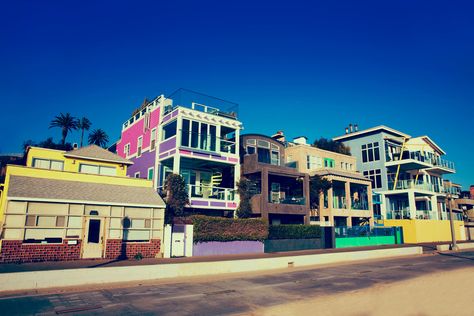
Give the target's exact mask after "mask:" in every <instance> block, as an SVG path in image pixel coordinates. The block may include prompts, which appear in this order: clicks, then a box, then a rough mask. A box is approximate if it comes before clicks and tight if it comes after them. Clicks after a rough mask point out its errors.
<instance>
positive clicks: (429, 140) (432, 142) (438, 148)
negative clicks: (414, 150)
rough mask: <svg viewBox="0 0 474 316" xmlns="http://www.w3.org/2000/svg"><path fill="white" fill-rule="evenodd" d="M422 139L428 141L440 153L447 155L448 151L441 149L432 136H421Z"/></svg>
mask: <svg viewBox="0 0 474 316" xmlns="http://www.w3.org/2000/svg"><path fill="white" fill-rule="evenodd" d="M420 137H421V139H423V140H424V141H425V142H427V143H428V144H429V145H430V146H431V147H432V148H433V149H434V150H436V151H437V152H438V153H439V154H441V155H446V152H445V151H444V150H443V149H441V147H439V146H438V145H437V144H436V143H435V142H434V141H433V140H432V139H431V138H429V137H428V136H426V135H425V136H420Z"/></svg>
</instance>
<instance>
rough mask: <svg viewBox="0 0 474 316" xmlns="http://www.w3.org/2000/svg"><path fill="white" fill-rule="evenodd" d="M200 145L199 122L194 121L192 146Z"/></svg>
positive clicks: (192, 125)
mask: <svg viewBox="0 0 474 316" xmlns="http://www.w3.org/2000/svg"><path fill="white" fill-rule="evenodd" d="M198 146H199V122H192V124H191V147H193V148H197V147H198Z"/></svg>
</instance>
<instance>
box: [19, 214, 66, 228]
mask: <svg viewBox="0 0 474 316" xmlns="http://www.w3.org/2000/svg"><path fill="white" fill-rule="evenodd" d="M65 224H66V216H44V215H27V216H26V223H25V226H28V227H65V226H66V225H65Z"/></svg>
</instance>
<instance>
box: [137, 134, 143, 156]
mask: <svg viewBox="0 0 474 316" xmlns="http://www.w3.org/2000/svg"><path fill="white" fill-rule="evenodd" d="M142 146H143V136H140V137H138V145H137V157H140V156H141V155H142Z"/></svg>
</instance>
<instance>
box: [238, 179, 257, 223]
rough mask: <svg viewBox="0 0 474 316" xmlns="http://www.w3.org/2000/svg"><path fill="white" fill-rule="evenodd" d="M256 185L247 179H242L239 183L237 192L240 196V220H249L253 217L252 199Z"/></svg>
mask: <svg viewBox="0 0 474 316" xmlns="http://www.w3.org/2000/svg"><path fill="white" fill-rule="evenodd" d="M253 187H254V183H253V182H252V181H250V180H249V179H246V178H241V179H240V181H239V183H237V192H238V193H239V196H240V203H239V208H238V209H237V217H238V218H249V217H250V216H252V204H251V203H250V199H251V198H252V195H253V194H252V189H253Z"/></svg>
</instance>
